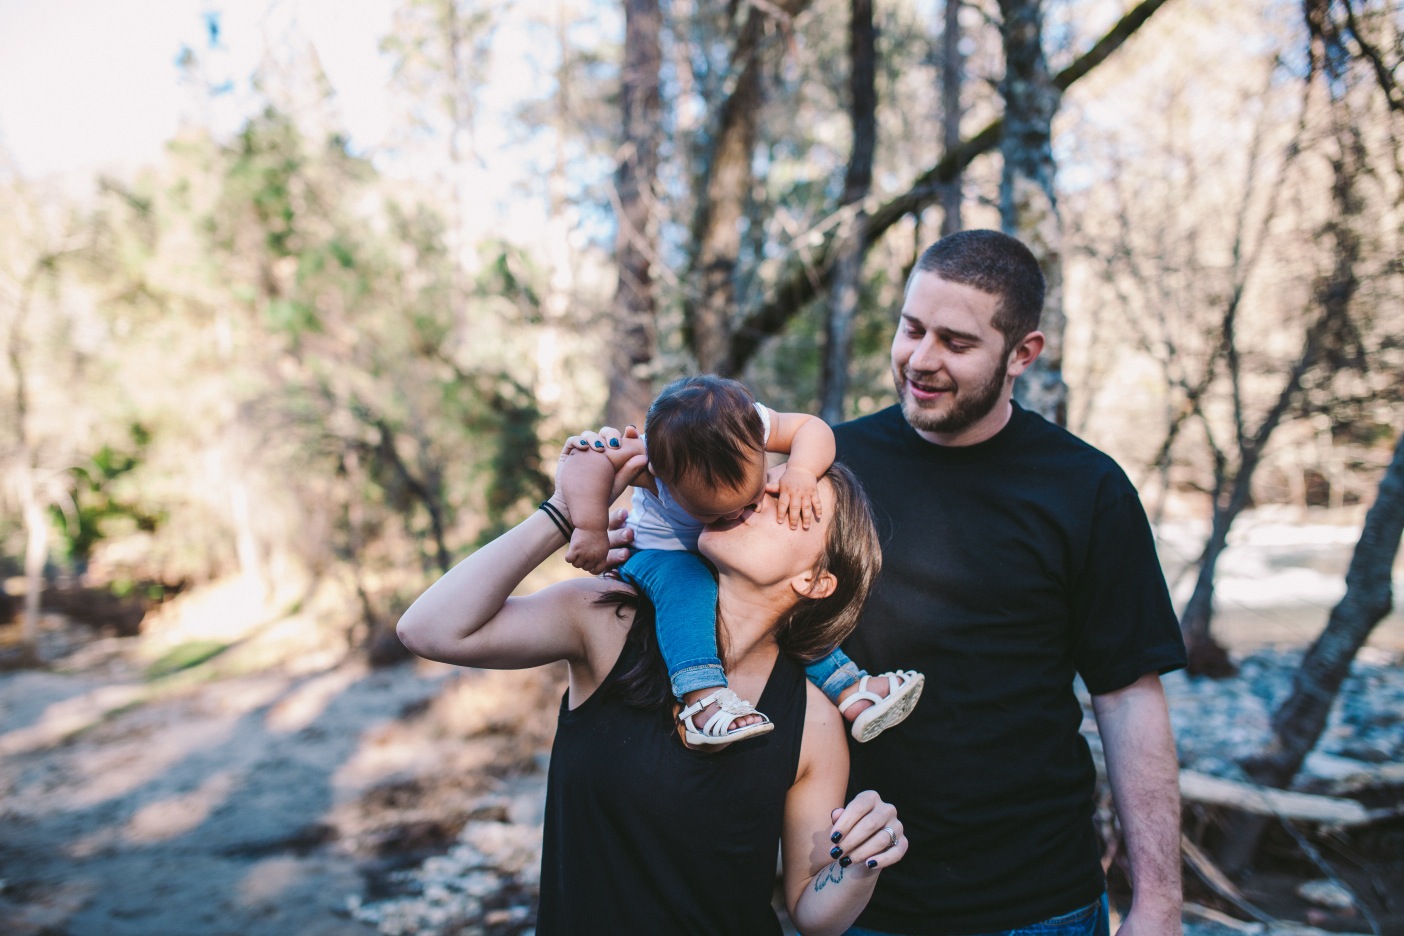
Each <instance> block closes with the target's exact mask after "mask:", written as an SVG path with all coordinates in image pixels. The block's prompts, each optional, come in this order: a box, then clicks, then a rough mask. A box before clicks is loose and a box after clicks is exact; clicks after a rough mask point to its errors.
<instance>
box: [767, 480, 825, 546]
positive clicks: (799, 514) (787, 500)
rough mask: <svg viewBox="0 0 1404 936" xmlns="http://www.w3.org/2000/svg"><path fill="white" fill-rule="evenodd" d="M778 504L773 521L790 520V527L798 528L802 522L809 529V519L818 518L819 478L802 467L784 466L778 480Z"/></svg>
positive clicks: (819, 514)
mask: <svg viewBox="0 0 1404 936" xmlns="http://www.w3.org/2000/svg"><path fill="white" fill-rule="evenodd" d="M779 495H780V504H779V507H778V509H777V510H776V511H775V522H776V523H784V522H785V518H786V517H788V518H789V520H790V529H792V530H794V529H798V528H799V527H800V525H801V524H802V525H803V526H804V528H805V529H806V530H807V529H809V523H810V521H811V520H817V519H819V517H820V516H822V514H821V513H820V508H819V479H818V478H816V477H814V473H813V472H811V471H807V470H806V469H804V468H798V467H791V466H789V465H786V466H785V473H784V474H782V475H781V476H780V482H779Z"/></svg>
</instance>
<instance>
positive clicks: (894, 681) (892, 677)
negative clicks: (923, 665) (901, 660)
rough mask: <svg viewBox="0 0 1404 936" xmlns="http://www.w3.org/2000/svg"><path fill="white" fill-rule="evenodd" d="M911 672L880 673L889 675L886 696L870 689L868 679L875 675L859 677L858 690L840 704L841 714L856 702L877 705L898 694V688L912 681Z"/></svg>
mask: <svg viewBox="0 0 1404 936" xmlns="http://www.w3.org/2000/svg"><path fill="white" fill-rule="evenodd" d="M910 672H911V671H910V670H908V671H903V670H893V671H892V672H890V673H879V674H878V676H879V677H882V676H886V677H887V695H885V696H880V695H878V694H877V693H875V692H869V691H868V680H869V679H872V678H873V677H871V676H862V677H859V679H858V691H857V692H855V693H853V694H852V695H850V696H849V697H848V698H846V699H844V700H843V703H842V704H840V705H839V714H840V715H842V714H843V713H844V712H845V711H846V710H847V709H848V707H849V706H850V705H852V704H853V703H854V702H858V701H863V702H871V703H873V704H874V705H877V704H878V703H880V702H883V701H884V700H886V699H890V698H892V697H893V696H894V695H896V694H897V690H899V689H901V688H902V687H903V686H904V685H906V684H907V683H909V682H911V679H912V677H911V676H910V675H909V673H910Z"/></svg>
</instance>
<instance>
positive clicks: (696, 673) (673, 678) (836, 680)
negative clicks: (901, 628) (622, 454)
mask: <svg viewBox="0 0 1404 936" xmlns="http://www.w3.org/2000/svg"><path fill="white" fill-rule="evenodd" d="M619 574H620V575H621V576H622V577H623V578H624V580H625V581H626V582H630V583H631V584H633V585H635V586H637V587H638V588H639V590H640V591H642V592H643V593H644V594H645V595H647V596H648V598H649V600H650V601H652V602H653V607H654V610H655V612H656V619H657V625H656V626H657V630H658V649H659V651H660V652H661V653H662V654H663V662H664V663H666V664H667V666H668V680H669V682H671V683H672V684H673V695H675V696H677V697H678V698H679V699H681V698H682V697H683V696H684V695H686V694H687V693H689V692H692V691H694V690H696V689H711V688H715V687H717V686H725V685H726V673H725V671H723V669H722V663H721V659H720V658H719V657H718V656H717V580H716V578H715V577H714V576H713V574H712V569H711V567H710V566H709V565H708V564H707V562H706V560H704V559H703V558H702V557H701V556H699V555H697V553H694V552H686V551H684V550H672V549H641V550H638V551H637V552H635V553H634V554H633V555H632V556H630V557H629V559H628V561H627V562H625V563H624V565H623V566H621V567H620V569H619ZM804 671H805V675H807V676H808V677H809V681H810V682H812V683H814V685H816V686H818V687H819V688H820V689H822V690H823V691H824V695H826V696H828V697H829V699H830V700H831V701H832V702H833V703H834V704H835V705H837V704H838V698H839V693H841V692H843V690H845V689H847V688H848V687H849V686H851V685H853V684H854V683H856V682H857V681H858V680H859V678H860V677H862V676H866V675H867V674H866V673H865V672H863V671H862V670H860V669H859V668H858V665H857V664H856V663H854V662H853V661H852V660H850V659H849V658H848V657H847V655H845V654H844V652H843V651H842V650H840V649H838V648H837V647H835V648H834V649H833V650H832V651H830V653H829V654H828V656H825V657H824V658H822V659H820V660H816V661H815V662H813V663H811V664H809V665H808V666H806V667H805V668H804Z"/></svg>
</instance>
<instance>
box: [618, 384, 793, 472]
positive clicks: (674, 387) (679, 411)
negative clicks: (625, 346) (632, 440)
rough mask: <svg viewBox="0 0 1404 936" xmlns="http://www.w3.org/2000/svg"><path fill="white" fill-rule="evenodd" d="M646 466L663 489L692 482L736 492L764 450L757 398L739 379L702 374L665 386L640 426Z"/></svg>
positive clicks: (762, 428) (763, 433) (763, 429)
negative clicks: (645, 441) (689, 479)
mask: <svg viewBox="0 0 1404 936" xmlns="http://www.w3.org/2000/svg"><path fill="white" fill-rule="evenodd" d="M644 435H645V436H646V437H647V438H648V461H649V464H650V465H652V466H653V474H654V476H655V477H657V478H659V479H660V480H662V481H663V483H665V484H676V483H677V481H678V479H679V478H685V477H695V478H697V479H699V480H700V481H702V483H704V484H706V485H708V486H709V487H726V488H739V487H740V486H741V485H743V484H745V483H746V482H747V480H749V479H748V478H747V469H748V468H749V467H750V465H751V464H752V462H753V460H754V458H755V454H756V453H757V452H764V451H765V427H764V426H763V425H762V424H761V417H760V413H759V412H758V411H757V410H756V398H755V397H753V396H751V391H749V390H747V389H746V385H745V384H743V383H741V382H740V381H737V380H731V379H729V378H726V377H718V376H716V375H715V374H701V375H698V376H696V377H679V378H678V379H677V380H675V381H673V382H672V383H670V384H668V386H666V387H664V388H663V391H662V392H661V393H659V394H658V396H657V397H655V398H654V400H653V405H652V406H650V407H649V408H648V418H647V419H646V420H645V421H644Z"/></svg>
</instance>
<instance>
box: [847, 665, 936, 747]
mask: <svg viewBox="0 0 1404 936" xmlns="http://www.w3.org/2000/svg"><path fill="white" fill-rule="evenodd" d="M882 676H886V677H887V698H883V697H882V696H880V695H878V694H877V693H874V692H869V691H868V680H869V679H878V678H881V677H882ZM925 684H926V677H925V676H923V675H922V674H921V673H918V672H917V671H916V670H897V671H896V672H892V673H882V674H880V675H879V676H876V677H874V676H864V677H862V678H861V679H859V680H858V691H857V692H855V693H853V695H851V696H849V697H848V698H847V699H844V700H843V704H842V705H840V706H839V714H840V715H842V714H843V711H844V709H846V708H848V707H849V706H850V705H852V704H853V703H854V702H858V701H860V700H862V701H866V702H871V703H873V704H872V705H870V706H868V707H867V708H866V709H864V710H863V711H861V712H859V713H858V717H857V718H855V719H854V720H853V728H852V729H851V731H852V733H853V737H854V738H857V739H858V741H859V743H861V742H864V741H871V740H873V739H874V738H876V737H877V736H878V735H880V734H882V733H883V732H884V731H886V730H887V729H888V728H891V727H892V726H893V725H895V724H897V723H898V722H900V721H901V720H902V719H904V718H906V717H907V716H908V715H910V714H912V709H913V708H914V707H915V706H916V703H917V699H919V698H921V687H922V686H924V685H925Z"/></svg>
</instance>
